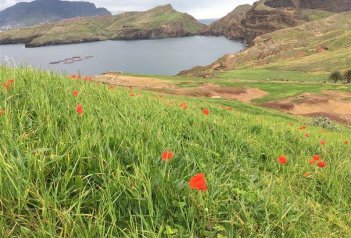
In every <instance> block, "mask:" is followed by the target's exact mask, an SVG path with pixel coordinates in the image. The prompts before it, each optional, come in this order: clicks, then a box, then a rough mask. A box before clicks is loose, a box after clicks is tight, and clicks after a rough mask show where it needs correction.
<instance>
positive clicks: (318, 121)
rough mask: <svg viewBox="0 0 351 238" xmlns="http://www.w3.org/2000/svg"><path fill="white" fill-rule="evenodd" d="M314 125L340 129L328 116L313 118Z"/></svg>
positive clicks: (328, 128)
mask: <svg viewBox="0 0 351 238" xmlns="http://www.w3.org/2000/svg"><path fill="white" fill-rule="evenodd" d="M311 124H312V126H318V127H322V128H324V129H326V130H330V131H337V130H339V128H338V126H337V125H336V123H335V122H334V121H332V120H330V119H329V118H327V117H314V118H313V120H312V123H311Z"/></svg>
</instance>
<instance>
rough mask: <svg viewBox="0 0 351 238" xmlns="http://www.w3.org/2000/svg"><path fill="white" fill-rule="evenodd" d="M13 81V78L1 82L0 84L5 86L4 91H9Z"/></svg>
mask: <svg viewBox="0 0 351 238" xmlns="http://www.w3.org/2000/svg"><path fill="white" fill-rule="evenodd" d="M14 82H15V81H14V80H13V79H10V80H8V81H7V82H5V83H3V84H2V86H3V87H4V88H5V90H6V92H8V91H10V89H11V86H12V84H13V83H14Z"/></svg>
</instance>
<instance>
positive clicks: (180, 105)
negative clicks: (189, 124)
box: [179, 102, 188, 110]
mask: <svg viewBox="0 0 351 238" xmlns="http://www.w3.org/2000/svg"><path fill="white" fill-rule="evenodd" d="M179 107H181V108H183V109H184V110H187V109H188V106H187V105H186V103H185V102H183V103H181V104H179Z"/></svg>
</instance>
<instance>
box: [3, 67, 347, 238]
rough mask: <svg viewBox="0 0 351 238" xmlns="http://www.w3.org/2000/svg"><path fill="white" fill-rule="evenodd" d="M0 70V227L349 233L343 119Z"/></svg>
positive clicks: (220, 236) (81, 231)
mask: <svg viewBox="0 0 351 238" xmlns="http://www.w3.org/2000/svg"><path fill="white" fill-rule="evenodd" d="M83 79H84V78H83ZM0 82H1V84H2V87H1V90H0V126H1V131H0V237H92V238H94V237H194V238H195V237H216V238H225V237H228V238H229V237H350V236H351V228H350V225H351V184H350V180H351V164H350V154H351V147H350V144H349V143H351V130H350V128H347V127H344V126H342V125H339V126H338V128H339V129H338V130H336V131H330V130H325V129H323V128H321V127H315V126H311V125H310V123H311V120H310V119H306V118H302V117H295V116H291V115H287V114H283V113H279V112H276V111H273V110H270V109H264V108H260V107H257V106H254V105H247V104H242V103H239V102H237V101H229V100H223V99H215V100H214V99H206V98H186V97H179V96H171V95H163V94H159V93H155V92H148V91H142V90H137V89H132V88H130V89H128V88H120V87H111V86H107V85H103V84H100V83H96V82H94V81H91V80H90V79H89V78H85V80H80V79H70V78H68V77H67V76H65V75H59V74H55V73H49V72H41V71H37V70H33V69H30V68H18V69H13V68H7V67H2V66H0ZM232 83H233V82H232ZM252 83H255V84H259V83H257V82H252ZM261 84H262V85H263V84H264V83H263V82H262V83H261ZM296 85H297V86H296ZM296 85H295V87H303V85H300V86H299V85H298V84H296ZM306 87H310V88H314V86H313V85H310V86H308V85H307V86H306ZM326 87H331V86H326ZM266 88H271V89H272V90H273V88H275V86H274V85H273V86H272V85H270V86H266ZM281 88H283V86H281ZM300 90H301V91H302V90H303V89H300ZM276 91H278V89H276ZM284 92H287V91H284ZM199 174H200V175H199ZM194 176H195V177H194Z"/></svg>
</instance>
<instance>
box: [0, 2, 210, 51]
mask: <svg viewBox="0 0 351 238" xmlns="http://www.w3.org/2000/svg"><path fill="white" fill-rule="evenodd" d="M205 28H206V26H205V25H203V24H201V23H199V22H198V21H197V20H196V19H195V18H193V17H192V16H190V15H188V14H185V13H180V12H177V11H175V10H174V9H173V8H172V6H171V5H165V6H159V7H156V8H153V9H151V10H149V11H145V12H129V13H123V14H120V15H116V16H102V17H84V18H74V19H69V20H63V21H59V22H54V23H48V24H44V25H39V26H33V27H29V28H22V29H16V30H11V31H5V32H1V33H0V44H14V43H22V44H25V45H26V47H38V46H47V45H58V44H71V43H81V42H91V41H101V40H136V39H161V38H169V37H183V36H191V35H199V34H200V33H201V32H203V31H204V29H205Z"/></svg>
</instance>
